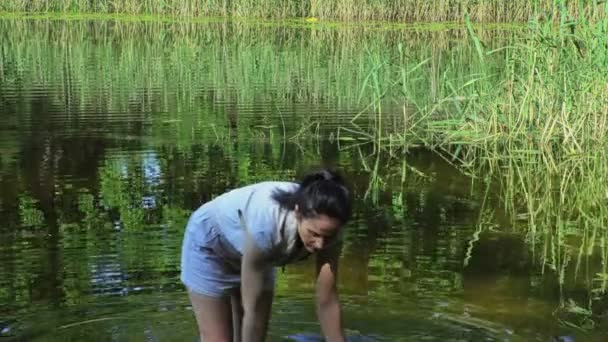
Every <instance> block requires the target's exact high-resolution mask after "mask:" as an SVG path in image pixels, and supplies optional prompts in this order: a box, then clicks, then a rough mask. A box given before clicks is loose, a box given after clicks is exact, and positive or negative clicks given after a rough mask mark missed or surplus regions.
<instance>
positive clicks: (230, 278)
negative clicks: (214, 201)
mask: <svg viewBox="0 0 608 342" xmlns="http://www.w3.org/2000/svg"><path fill="white" fill-rule="evenodd" d="M201 210H203V211H201ZM195 214H196V215H197V219H193V217H194V214H193V216H192V217H191V218H190V220H189V222H188V225H187V226H186V231H185V232H184V238H183V242H182V253H181V275H180V280H181V281H182V283H183V284H184V285H185V286H186V287H187V289H188V291H191V292H194V293H196V294H199V295H205V296H209V297H224V296H229V295H232V294H236V293H238V291H239V290H240V287H241V265H240V262H241V253H240V252H238V251H237V250H236V249H235V248H234V247H232V246H231V245H230V243H228V241H227V240H226V239H225V238H224V237H223V236H222V234H221V232H220V230H219V229H218V227H217V225H216V224H215V223H214V220H213V218H212V217H211V215H209V214H208V213H205V212H204V209H199V210H198V211H197V212H196V213H195ZM275 274H276V272H275V269H274V268H271V269H270V270H269V271H268V272H266V273H265V274H264V288H265V289H268V290H271V289H273V288H274V285H275Z"/></svg>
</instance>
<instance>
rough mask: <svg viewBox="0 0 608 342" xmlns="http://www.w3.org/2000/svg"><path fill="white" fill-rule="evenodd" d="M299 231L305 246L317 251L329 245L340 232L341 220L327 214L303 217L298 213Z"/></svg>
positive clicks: (310, 250)
mask: <svg viewBox="0 0 608 342" xmlns="http://www.w3.org/2000/svg"><path fill="white" fill-rule="evenodd" d="M296 215H297V217H298V223H299V224H298V233H299V234H300V238H301V239H302V242H303V243H304V247H305V248H306V249H307V250H308V251H309V252H310V253H315V252H318V251H320V250H322V249H323V248H325V247H326V246H327V245H329V244H330V243H331V242H332V241H333V240H334V239H335V238H336V237H337V236H338V233H339V232H340V221H339V220H338V219H335V218H333V217H329V216H327V215H325V214H320V215H316V216H313V217H302V216H301V215H300V214H299V213H298V209H297V207H296Z"/></svg>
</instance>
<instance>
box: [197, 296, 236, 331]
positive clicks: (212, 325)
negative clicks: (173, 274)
mask: <svg viewBox="0 0 608 342" xmlns="http://www.w3.org/2000/svg"><path fill="white" fill-rule="evenodd" d="M188 295H189V296H190V302H191V303H192V310H193V311H194V315H195V316H196V323H197V324H198V331H199V334H200V340H201V342H202V341H204V342H232V310H231V307H230V305H231V304H230V297H227V296H226V297H210V296H205V295H202V294H198V293H194V292H192V291H188Z"/></svg>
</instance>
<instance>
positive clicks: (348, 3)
mask: <svg viewBox="0 0 608 342" xmlns="http://www.w3.org/2000/svg"><path fill="white" fill-rule="evenodd" d="M603 4H604V2H602V1H598V0H575V1H564V0H557V1H537V0H535V1H524V0H517V1H498V0H481V1H473V0H450V1H442V2H433V1H421V0H338V1H320V0H310V1H296V0H285V1H279V0H259V1H251V0H138V1H131V0H99V1H88V0H31V1H22V0H4V1H2V2H1V3H0V11H12V12H49V11H50V12H64V13H67V12H70V13H125V14H153V15H157V14H160V15H172V16H226V15H230V16H247V17H263V18H289V17H291V18H293V17H318V18H320V19H322V20H325V19H332V20H390V21H400V22H412V21H417V22H419V21H432V22H437V21H462V20H463V18H464V14H465V13H469V14H470V15H471V19H472V20H474V21H482V22H513V21H526V20H528V19H530V18H532V17H533V16H535V15H543V16H550V15H552V14H555V13H558V12H559V11H560V10H563V9H566V10H568V11H569V13H573V14H574V15H577V16H581V17H587V18H590V19H599V18H600V17H601V16H602V15H604V14H605V13H603V12H602V6H604V5H603Z"/></svg>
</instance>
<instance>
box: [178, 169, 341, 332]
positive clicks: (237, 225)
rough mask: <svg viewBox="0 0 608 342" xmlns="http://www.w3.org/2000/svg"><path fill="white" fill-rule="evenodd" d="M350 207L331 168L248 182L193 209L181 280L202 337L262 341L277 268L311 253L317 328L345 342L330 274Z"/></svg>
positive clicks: (334, 270) (334, 269)
mask: <svg viewBox="0 0 608 342" xmlns="http://www.w3.org/2000/svg"><path fill="white" fill-rule="evenodd" d="M350 214H351V198H350V193H349V190H348V189H347V187H346V186H345V184H344V181H343V180H342V178H341V177H340V176H339V175H338V174H336V173H334V172H332V171H330V170H322V171H320V172H317V173H313V174H310V175H307V176H305V177H304V178H303V179H302V180H301V181H300V182H299V183H291V182H261V183H257V184H253V185H248V186H245V187H242V188H238V189H235V190H232V191H229V192H227V193H225V194H223V195H221V196H218V197H217V198H215V199H214V200H212V201H210V202H208V203H205V204H204V205H202V206H201V207H200V208H198V209H197V210H196V211H195V212H194V213H193V214H192V216H191V217H190V220H189V222H188V226H187V228H186V232H185V235H184V241H183V246H182V264H181V266H182V273H181V280H182V282H183V283H184V285H185V286H186V287H187V289H188V294H189V297H190V301H191V302H192V308H193V310H194V313H195V316H196V321H197V324H198V328H199V333H200V336H201V340H204V341H205V342H215V341H222V342H223V341H233V340H234V341H263V340H264V339H265V337H266V331H267V326H268V321H269V319H270V311H271V306H272V299H273V295H274V280H275V268H276V267H278V266H283V265H286V264H289V263H293V262H296V261H299V260H302V259H304V258H306V257H307V256H309V255H310V254H316V256H317V262H316V264H317V281H316V302H317V314H318V318H319V321H320V323H321V328H322V330H323V333H324V335H325V337H326V339H327V341H344V332H343V328H342V313H341V308H340V303H339V302H338V293H337V289H336V279H337V266H338V258H339V250H340V247H339V246H340V244H339V241H340V240H341V239H340V236H341V231H342V229H341V228H342V226H344V224H345V223H346V222H347V221H348V220H349V218H350Z"/></svg>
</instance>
